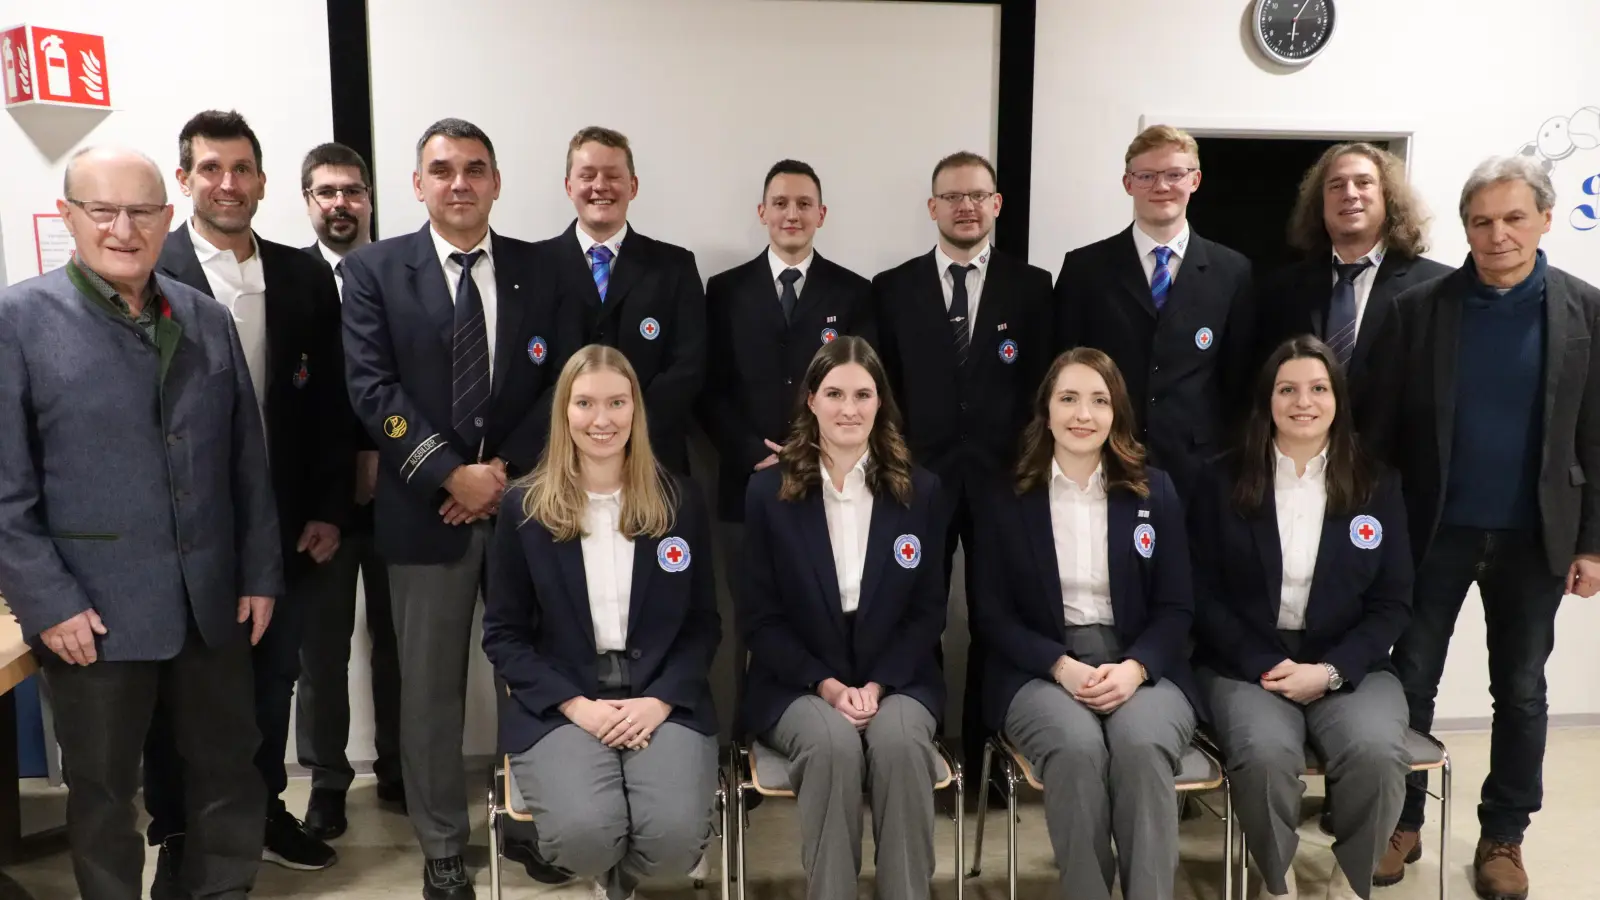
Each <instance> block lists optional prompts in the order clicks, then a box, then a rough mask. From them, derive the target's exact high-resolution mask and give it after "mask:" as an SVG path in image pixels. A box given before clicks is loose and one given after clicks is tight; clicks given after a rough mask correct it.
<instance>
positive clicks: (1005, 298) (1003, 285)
mask: <svg viewBox="0 0 1600 900" xmlns="http://www.w3.org/2000/svg"><path fill="white" fill-rule="evenodd" d="M989 254H990V255H989V271H988V272H987V273H986V274H985V275H984V279H983V290H982V292H981V293H980V294H979V296H978V316H977V318H975V319H973V320H972V329H971V330H970V331H969V332H968V337H969V338H970V343H969V345H968V349H967V365H969V366H972V367H973V368H974V369H977V368H979V367H982V368H988V367H989V366H990V365H991V364H993V365H996V366H999V365H1004V363H1002V362H1001V361H1000V355H999V353H998V352H995V345H996V344H998V341H995V340H994V338H993V337H992V335H995V334H997V333H998V332H997V331H995V329H996V327H998V326H999V324H1000V323H1001V322H1002V321H1005V319H1006V317H1007V316H1008V315H1009V314H1010V311H1011V292H1010V290H1009V288H1010V286H1011V278H1010V271H1011V270H1010V268H1009V267H1008V266H1007V265H1006V261H1005V260H1004V259H1002V258H1001V256H1000V254H999V253H998V252H996V251H994V250H990V251H989Z"/></svg>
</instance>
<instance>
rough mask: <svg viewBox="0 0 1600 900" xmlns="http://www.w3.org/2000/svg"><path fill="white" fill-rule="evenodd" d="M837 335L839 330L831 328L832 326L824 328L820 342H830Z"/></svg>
mask: <svg viewBox="0 0 1600 900" xmlns="http://www.w3.org/2000/svg"><path fill="white" fill-rule="evenodd" d="M838 337H839V332H837V331H835V330H833V329H832V328H824V329H822V342H823V343H824V344H831V343H833V342H834V340H836V339H837V338H838Z"/></svg>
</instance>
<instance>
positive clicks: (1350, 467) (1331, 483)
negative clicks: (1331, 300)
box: [1233, 334, 1377, 517]
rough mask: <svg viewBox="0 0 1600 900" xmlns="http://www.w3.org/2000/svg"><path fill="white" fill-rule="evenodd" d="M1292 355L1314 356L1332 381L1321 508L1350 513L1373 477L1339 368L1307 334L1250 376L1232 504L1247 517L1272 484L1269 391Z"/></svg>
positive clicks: (1273, 428) (1273, 432) (1367, 494)
mask: <svg viewBox="0 0 1600 900" xmlns="http://www.w3.org/2000/svg"><path fill="white" fill-rule="evenodd" d="M1294 359H1315V360H1318V361H1319V362H1321V363H1322V366H1323V368H1325V369H1327V370H1328V383H1329V384H1331V385H1333V404H1334V411H1333V425H1332V426H1331V427H1330V428H1329V429H1328V463H1327V468H1326V469H1325V470H1324V471H1325V472H1326V473H1327V474H1326V479H1327V485H1328V506H1327V509H1328V512H1330V513H1332V514H1333V515H1336V516H1347V515H1351V514H1353V513H1355V511H1356V510H1358V509H1360V508H1361V507H1363V506H1366V505H1367V502H1368V501H1369V500H1371V499H1372V491H1373V488H1374V485H1375V483H1376V481H1377V476H1376V473H1375V472H1374V471H1373V466H1372V463H1371V461H1370V460H1369V459H1368V457H1367V455H1366V454H1365V453H1364V452H1363V451H1362V449H1361V444H1360V442H1359V441H1357V440H1356V426H1355V418H1354V416H1352V415H1351V414H1350V389H1349V386H1348V383H1347V382H1346V381H1345V376H1344V370H1343V369H1342V368H1340V366H1339V363H1338V361H1337V360H1336V359H1335V357H1334V355H1333V351H1332V350H1330V349H1328V345H1327V344H1324V343H1323V342H1321V341H1319V340H1317V339H1316V338H1314V337H1312V336H1311V335H1309V334H1303V335H1300V336H1299V337H1294V338H1290V339H1289V340H1287V341H1284V342H1283V343H1282V344H1279V345H1278V349H1276V350H1274V351H1273V352H1272V356H1270V357H1268V359H1267V362H1266V365H1264V366H1262V367H1261V374H1260V375H1258V376H1257V377H1256V388H1255V395H1254V397H1252V398H1251V401H1250V418H1249V420H1248V421H1247V422H1246V423H1245V429H1244V442H1243V444H1242V445H1241V447H1240V449H1239V453H1238V455H1237V458H1236V470H1235V472H1234V483H1233V505H1234V508H1235V509H1236V510H1238V511H1239V513H1240V515H1243V516H1247V517H1248V516H1254V515H1256V514H1257V513H1259V512H1260V511H1261V507H1262V505H1263V504H1265V503H1266V498H1267V489H1268V488H1269V487H1270V486H1271V485H1272V480H1273V475H1274V473H1275V472H1276V471H1277V466H1278V462H1277V456H1276V451H1275V447H1274V439H1275V438H1276V436H1277V432H1278V428H1277V425H1276V424H1274V422H1273V420H1272V394H1273V391H1275V390H1277V384H1278V369H1280V368H1282V367H1283V364H1284V363H1286V362H1289V361H1290V360H1294Z"/></svg>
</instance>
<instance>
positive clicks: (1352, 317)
mask: <svg viewBox="0 0 1600 900" xmlns="http://www.w3.org/2000/svg"><path fill="white" fill-rule="evenodd" d="M1371 266H1372V262H1371V261H1370V260H1365V259H1363V260H1362V261H1360V262H1354V263H1334V264H1333V268H1334V271H1335V272H1337V273H1338V274H1339V282H1338V283H1337V284H1335V285H1334V286H1333V297H1332V299H1331V300H1329V302H1328V326H1327V327H1326V328H1324V329H1323V334H1326V335H1327V336H1328V339H1327V344H1328V347H1329V349H1331V350H1333V355H1334V356H1335V357H1337V358H1338V360H1339V365H1341V366H1348V365H1350V354H1351V353H1352V352H1354V351H1355V348H1356V279H1357V278H1358V277H1360V275H1361V273H1362V272H1364V271H1366V270H1367V269H1368V268H1369V267H1371Z"/></svg>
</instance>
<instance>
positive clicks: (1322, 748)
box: [1190, 335, 1411, 900]
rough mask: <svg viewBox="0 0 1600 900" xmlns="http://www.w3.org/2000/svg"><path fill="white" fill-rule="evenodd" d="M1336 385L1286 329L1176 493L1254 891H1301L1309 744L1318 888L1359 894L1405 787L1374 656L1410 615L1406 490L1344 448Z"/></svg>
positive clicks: (1332, 364)
mask: <svg viewBox="0 0 1600 900" xmlns="http://www.w3.org/2000/svg"><path fill="white" fill-rule="evenodd" d="M1348 398H1349V393H1348V391H1347V389H1346V387H1345V376H1344V372H1343V371H1342V370H1341V368H1340V367H1339V365H1338V363H1337V362H1336V358H1335V357H1334V355H1333V352H1332V351H1331V350H1329V349H1328V347H1327V346H1326V345H1324V344H1323V343H1322V342H1321V341H1319V340H1317V339H1316V338H1314V337H1311V336H1309V335H1307V336H1304V337H1298V338H1294V339H1292V340H1290V341H1287V342H1285V343H1284V344H1283V345H1281V346H1280V347H1278V349H1277V350H1276V351H1275V352H1274V353H1273V354H1272V356H1271V358H1270V359H1268V360H1267V363H1266V366H1265V367H1264V368H1263V369H1262V371H1261V375H1260V377H1259V378H1258V381H1257V385H1256V388H1255V395H1254V397H1253V398H1252V400H1251V409H1250V418H1249V422H1248V424H1247V426H1246V430H1245V437H1244V442H1243V446H1242V447H1241V448H1240V449H1239V450H1238V451H1237V452H1236V453H1235V454H1233V455H1232V456H1230V457H1225V458H1224V459H1222V460H1219V461H1218V462H1217V463H1216V464H1214V465H1213V466H1212V468H1211V470H1210V471H1208V472H1207V473H1206V474H1205V475H1204V476H1203V477H1202V478H1201V479H1200V482H1199V484H1198V485H1197V486H1196V490H1195V496H1194V497H1193V498H1191V501H1190V504H1191V506H1190V523H1191V524H1190V535H1191V540H1192V543H1193V545H1194V560H1195V562H1194V564H1195V617H1196V629H1195V630H1196V635H1197V637H1198V640H1199V646H1198V648H1197V651H1196V660H1197V662H1198V663H1199V666H1200V671H1199V678H1200V682H1201V687H1202V689H1203V690H1204V691H1205V693H1206V697H1207V699H1208V701H1209V703H1210V706H1211V713H1212V719H1213V722H1214V723H1215V729H1216V738H1217V741H1218V743H1219V745H1220V746H1221V748H1222V750H1223V753H1224V754H1225V755H1226V757H1227V766H1228V776H1229V778H1230V779H1231V780H1232V783H1233V808H1234V812H1235V814H1236V815H1237V816H1238V817H1239V821H1240V822H1241V824H1242V825H1243V827H1244V833H1245V836H1246V838H1247V841H1248V845H1249V847H1250V852H1251V855H1252V856H1254V857H1255V861H1256V865H1257V866H1258V867H1259V869H1260V872H1261V877H1262V880H1263V882H1264V883H1263V885H1262V888H1261V893H1260V895H1259V896H1260V897H1262V898H1282V897H1296V896H1304V895H1303V894H1300V893H1299V892H1297V890H1296V887H1295V879H1294V868H1293V862H1294V854H1295V849H1296V847H1297V846H1298V844H1299V839H1298V838H1297V837H1296V834H1295V829H1296V828H1297V826H1298V825H1299V822H1300V798H1301V795H1302V794H1304V793H1305V785H1304V784H1303V783H1302V782H1301V780H1300V774H1301V772H1303V771H1304V769H1305V746H1306V744H1307V742H1308V741H1309V743H1310V744H1311V746H1312V747H1313V748H1314V749H1315V750H1316V752H1317V754H1318V755H1319V756H1320V757H1321V758H1322V759H1323V761H1324V765H1325V770H1326V773H1327V780H1328V797H1329V799H1330V800H1333V801H1334V803H1333V809H1332V811H1331V813H1330V815H1329V819H1331V825H1332V830H1333V835H1334V844H1333V854H1334V857H1335V858H1336V859H1337V860H1338V867H1337V868H1336V869H1335V870H1334V872H1333V876H1332V878H1331V879H1330V881H1329V885H1328V887H1327V889H1326V896H1327V897H1329V898H1340V900H1344V898H1350V897H1362V898H1367V897H1370V896H1371V895H1372V886H1373V883H1374V878H1373V875H1374V866H1375V865H1376V863H1377V862H1378V860H1379V859H1380V858H1381V857H1382V856H1383V855H1384V852H1385V851H1386V850H1387V849H1388V847H1387V844H1388V841H1389V837H1390V833H1391V831H1392V829H1393V828H1394V823H1395V820H1396V819H1397V818H1398V817H1399V815H1400V804H1401V801H1402V800H1403V799H1404V797H1405V776H1406V771H1407V769H1408V767H1409V762H1408V757H1407V755H1406V752H1405V734H1406V721H1407V717H1406V700H1405V695H1404V694H1403V693H1402V691H1401V688H1400V682H1399V680H1398V679H1396V677H1395V676H1394V674H1393V671H1392V669H1391V668H1390V667H1389V648H1390V647H1391V646H1392V645H1393V644H1394V642H1395V641H1396V640H1397V639H1398V638H1399V637H1400V633H1401V632H1402V631H1404V630H1405V627H1406V623H1407V622H1408V621H1409V619H1410V615H1411V551H1410V547H1409V542H1408V541H1407V538H1406V520H1405V504H1404V502H1403V501H1402V499H1401V496H1400V481H1399V478H1398V477H1396V476H1395V475H1394V474H1393V473H1392V472H1388V471H1384V470H1383V469H1381V468H1380V467H1379V466H1378V464H1377V463H1375V462H1373V461H1372V460H1370V459H1368V458H1367V457H1366V456H1365V455H1363V453H1362V452H1361V447H1360V445H1359V444H1358V443H1357V441H1356V437H1355V426H1354V424H1353V422H1352V419H1351V416H1350V407H1349V401H1348ZM1400 869H1401V871H1402V872H1403V871H1404V864H1403V863H1401V864H1400ZM1398 880H1399V878H1398V877H1394V878H1392V879H1391V883H1392V881H1398ZM1318 896H1319V897H1320V896H1324V895H1323V894H1322V893H1319V894H1318Z"/></svg>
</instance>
